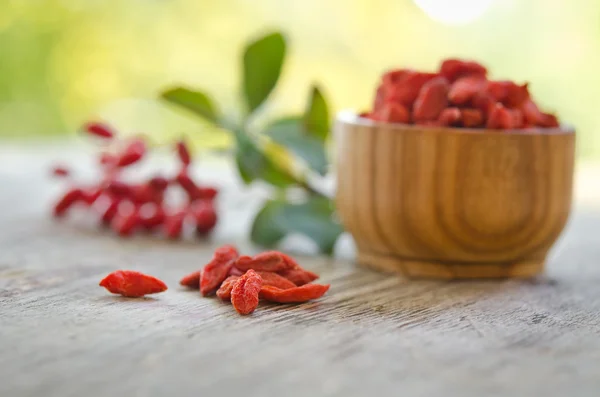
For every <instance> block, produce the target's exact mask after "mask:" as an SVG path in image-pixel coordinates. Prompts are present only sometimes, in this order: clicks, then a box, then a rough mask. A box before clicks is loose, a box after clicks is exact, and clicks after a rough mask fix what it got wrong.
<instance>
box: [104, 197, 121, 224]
mask: <svg viewBox="0 0 600 397" xmlns="http://www.w3.org/2000/svg"><path fill="white" fill-rule="evenodd" d="M120 203H121V202H120V200H112V201H111V202H110V203H109V204H108V206H107V207H106V209H105V210H104V212H103V213H102V217H101V218H100V219H101V221H102V224H103V225H105V226H107V225H109V224H110V223H111V222H112V220H113V219H114V218H115V216H116V215H117V213H118V212H119V204H120Z"/></svg>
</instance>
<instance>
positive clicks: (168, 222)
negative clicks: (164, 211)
mask: <svg viewBox="0 0 600 397" xmlns="http://www.w3.org/2000/svg"><path fill="white" fill-rule="evenodd" d="M186 215H187V213H186V212H185V211H178V212H176V213H174V214H170V215H165V220H164V224H163V231H164V234H165V236H167V238H170V239H177V238H179V237H181V233H183V224H184V221H185V217H186Z"/></svg>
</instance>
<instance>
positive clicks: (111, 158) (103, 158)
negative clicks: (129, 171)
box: [99, 153, 117, 165]
mask: <svg viewBox="0 0 600 397" xmlns="http://www.w3.org/2000/svg"><path fill="white" fill-rule="evenodd" d="M99 162H100V165H115V164H116V163H117V157H116V156H115V155H114V154H111V153H101V154H100V158H99Z"/></svg>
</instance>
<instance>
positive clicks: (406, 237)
mask: <svg viewBox="0 0 600 397" xmlns="http://www.w3.org/2000/svg"><path fill="white" fill-rule="evenodd" d="M540 131H541V130H535V131H531V132H503V131H483V130H470V129H456V128H433V127H432V128H421V127H419V126H405V125H401V124H385V123H375V122H372V121H367V120H364V121H363V120H362V119H347V118H344V117H341V118H340V119H339V120H338V123H337V138H338V140H337V142H338V148H339V150H338V153H337V158H338V160H337V172H338V182H337V183H338V189H337V198H336V201H337V208H338V211H339V213H340V217H341V219H342V222H343V223H344V225H345V226H346V228H347V230H348V231H349V232H350V233H351V234H352V236H353V237H354V239H355V240H356V242H357V245H358V249H359V253H360V254H359V261H360V262H361V263H364V264H366V265H368V266H371V267H375V268H378V269H381V270H395V271H399V272H401V273H403V274H405V275H408V276H411V277H442V278H473V277H475V278H478V277H485V278H487V277H530V276H532V275H536V274H538V273H539V272H540V271H541V270H543V263H544V260H545V257H546V254H547V252H548V251H549V249H550V248H551V247H552V245H553V244H554V242H555V241H556V239H557V238H558V236H559V235H560V233H561V232H562V230H563V228H564V225H565V223H566V221H567V218H568V215H569V211H570V208H571V195H572V185H573V166H574V164H573V163H574V152H575V146H574V145H575V134H574V132H573V131H572V130H568V129H564V130H559V129H550V130H545V131H543V133H541V132H540Z"/></svg>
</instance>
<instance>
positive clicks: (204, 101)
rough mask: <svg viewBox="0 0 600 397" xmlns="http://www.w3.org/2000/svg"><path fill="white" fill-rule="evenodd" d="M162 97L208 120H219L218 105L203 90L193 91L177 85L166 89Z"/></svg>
mask: <svg viewBox="0 0 600 397" xmlns="http://www.w3.org/2000/svg"><path fill="white" fill-rule="evenodd" d="M160 96H161V98H163V99H165V100H167V101H169V102H171V103H174V104H175V105H178V106H181V107H183V108H185V109H187V110H190V111H192V112H193V113H195V114H197V115H199V116H200V117H203V118H204V119H206V120H209V121H212V122H215V123H216V122H217V121H218V116H217V111H216V107H215V105H214V104H213V102H212V100H211V99H210V98H209V97H208V96H207V95H206V94H204V93H203V92H200V91H193V90H190V89H188V88H185V87H176V88H171V89H169V90H166V91H164V92H163V93H162V94H161V95H160Z"/></svg>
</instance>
